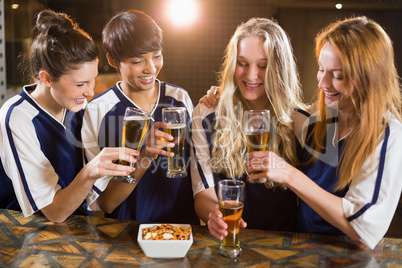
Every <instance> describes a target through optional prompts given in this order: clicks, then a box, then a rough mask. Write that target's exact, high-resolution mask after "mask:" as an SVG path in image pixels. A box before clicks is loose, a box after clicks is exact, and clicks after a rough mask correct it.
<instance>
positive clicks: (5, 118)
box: [0, 95, 39, 125]
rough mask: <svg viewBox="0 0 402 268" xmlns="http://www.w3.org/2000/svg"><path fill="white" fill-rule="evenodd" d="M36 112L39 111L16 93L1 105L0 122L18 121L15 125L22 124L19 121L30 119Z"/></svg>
mask: <svg viewBox="0 0 402 268" xmlns="http://www.w3.org/2000/svg"><path fill="white" fill-rule="evenodd" d="M38 113H39V111H38V110H37V109H36V108H35V107H33V106H32V105H31V104H30V103H29V102H27V101H25V100H24V99H23V98H21V97H20V96H19V95H16V96H14V97H12V98H10V99H9V100H7V101H6V102H5V103H4V104H3V106H2V107H1V109H0V120H1V122H2V124H3V123H5V122H10V123H11V122H12V121H18V124H17V125H19V124H20V125H23V124H21V122H24V123H26V122H27V121H31V120H32V119H33V118H34V117H35V116H36V115H37V114H38Z"/></svg>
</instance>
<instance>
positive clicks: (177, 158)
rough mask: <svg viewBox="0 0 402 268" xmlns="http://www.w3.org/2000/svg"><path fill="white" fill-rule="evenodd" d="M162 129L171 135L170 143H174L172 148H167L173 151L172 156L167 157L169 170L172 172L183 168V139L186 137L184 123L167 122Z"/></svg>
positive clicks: (184, 167)
mask: <svg viewBox="0 0 402 268" xmlns="http://www.w3.org/2000/svg"><path fill="white" fill-rule="evenodd" d="M164 131H165V132H166V133H168V134H169V135H171V136H173V140H172V143H174V144H175V145H174V147H173V148H170V147H168V148H167V151H168V152H172V153H174V156H173V157H169V158H168V162H169V170H170V171H173V172H175V171H183V170H185V169H186V166H185V161H184V141H185V139H186V138H185V137H186V124H169V126H168V127H167V128H165V129H164Z"/></svg>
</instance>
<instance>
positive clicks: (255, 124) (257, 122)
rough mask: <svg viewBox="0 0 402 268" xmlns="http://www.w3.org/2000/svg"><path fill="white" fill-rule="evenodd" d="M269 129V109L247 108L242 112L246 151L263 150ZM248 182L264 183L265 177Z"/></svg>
mask: <svg viewBox="0 0 402 268" xmlns="http://www.w3.org/2000/svg"><path fill="white" fill-rule="evenodd" d="M269 131H270V117H269V110H248V111H245V112H244V132H245V134H246V138H247V148H248V152H249V153H252V152H254V151H265V150H266V149H267V143H268V137H269ZM247 181H248V182H250V183H265V182H266V181H267V179H266V178H261V179H255V180H251V179H249V178H247Z"/></svg>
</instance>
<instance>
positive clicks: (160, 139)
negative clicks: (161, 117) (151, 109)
mask: <svg viewBox="0 0 402 268" xmlns="http://www.w3.org/2000/svg"><path fill="white" fill-rule="evenodd" d="M166 126H167V123H163V122H155V124H154V125H153V126H152V128H151V129H150V131H149V134H148V137H147V141H146V145H145V148H144V149H143V150H142V152H141V154H140V156H139V157H138V159H137V164H136V169H135V172H134V175H135V178H136V181H135V183H124V182H119V181H116V180H113V179H112V180H110V182H109V184H108V186H107V187H106V189H105V190H104V191H103V192H102V194H101V195H100V197H99V198H98V204H99V206H100V208H101V209H102V210H103V211H105V212H106V213H111V212H112V211H113V210H115V209H116V208H117V207H118V206H119V205H120V204H121V203H122V202H123V201H124V200H125V199H126V198H127V197H128V196H129V195H130V194H131V193H132V191H133V190H134V189H135V187H136V186H137V185H138V183H139V182H140V180H141V178H142V176H143V175H144V174H145V172H146V171H147V169H148V167H149V165H150V164H151V162H152V161H153V160H154V159H155V158H156V157H157V156H158V155H164V156H173V155H174V153H168V152H167V151H165V150H162V149H161V148H163V147H173V146H174V143H170V142H168V141H169V140H172V139H173V137H172V136H171V135H169V134H167V133H165V132H163V131H161V130H159V128H165V127H166Z"/></svg>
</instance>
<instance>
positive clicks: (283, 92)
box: [211, 18, 302, 177]
mask: <svg viewBox="0 0 402 268" xmlns="http://www.w3.org/2000/svg"><path fill="white" fill-rule="evenodd" d="M250 36H258V37H259V38H261V39H262V40H264V51H265V53H266V56H267V61H268V62H267V67H266V72H265V82H264V86H265V92H266V96H267V99H268V100H269V102H270V104H271V107H267V108H271V134H270V141H269V148H270V150H272V151H274V152H275V153H277V154H278V155H280V156H282V157H283V158H284V159H285V160H287V161H288V162H290V163H292V164H296V162H297V159H296V155H295V137H294V132H293V119H292V117H293V113H294V110H295V108H296V107H299V108H300V107H302V101H301V89H300V84H299V80H298V73H297V68H296V63H295V60H294V57H293V53H292V48H291V45H290V42H289V39H288V37H287V35H286V33H285V31H284V30H283V29H282V28H281V27H280V26H279V25H278V24H277V23H276V22H274V21H272V20H269V19H265V18H252V19H250V20H249V21H247V22H246V23H243V24H241V25H239V26H238V27H237V29H236V32H235V33H234V35H233V37H232V38H231V40H230V42H229V44H228V45H227V47H226V51H225V52H226V56H225V58H224V63H223V65H222V69H221V72H220V74H219V79H220V83H219V84H220V87H221V88H222V91H223V93H222V96H221V98H220V100H219V103H218V106H217V108H216V111H215V115H216V122H215V130H216V132H215V137H214V139H213V144H212V158H211V166H212V168H213V170H214V172H218V173H224V174H225V175H226V176H227V177H235V176H237V177H240V176H242V175H244V174H245V172H246V170H245V163H244V161H245V155H246V152H247V149H246V138H245V134H244V131H243V112H244V110H248V109H250V107H249V104H248V102H247V101H246V100H245V99H244V98H243V96H242V94H241V93H240V91H239V89H238V88H237V86H236V82H235V77H234V73H235V68H236V64H237V47H238V44H239V42H240V41H241V40H242V39H244V38H246V37H250Z"/></svg>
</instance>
